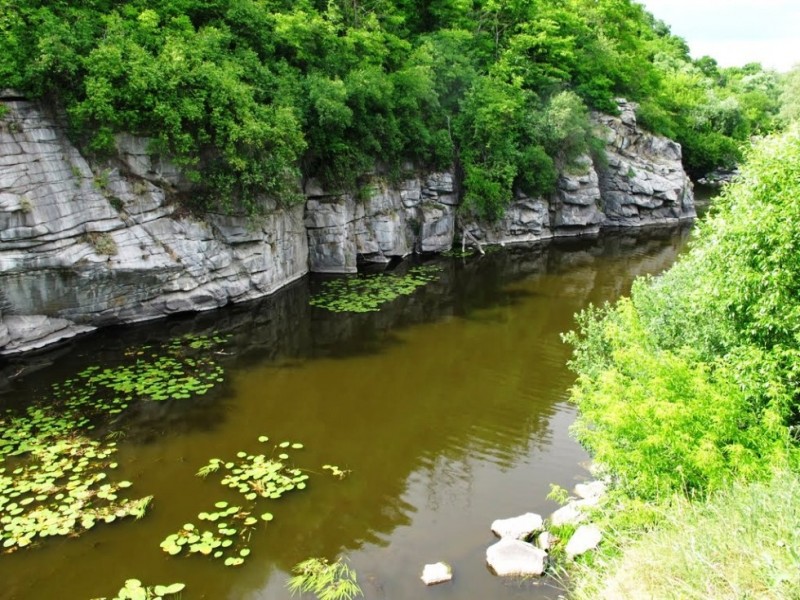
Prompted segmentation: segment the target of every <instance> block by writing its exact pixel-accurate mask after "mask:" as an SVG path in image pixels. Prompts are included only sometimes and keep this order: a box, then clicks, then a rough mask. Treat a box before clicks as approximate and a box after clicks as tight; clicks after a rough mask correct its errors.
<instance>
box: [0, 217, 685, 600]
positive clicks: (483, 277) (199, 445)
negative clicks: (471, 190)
mask: <svg viewBox="0 0 800 600" xmlns="http://www.w3.org/2000/svg"><path fill="white" fill-rule="evenodd" d="M688 231H689V230H688V228H687V227H681V228H673V229H665V230H656V231H653V230H651V231H645V232H639V233H635V234H631V233H625V234H620V233H613V234H606V235H604V236H602V237H601V238H599V239H592V240H568V241H559V242H554V243H551V244H549V245H542V246H538V247H534V248H528V249H503V250H499V251H497V252H493V253H491V254H488V255H487V256H485V257H483V258H478V257H472V258H467V259H461V258H449V259H447V258H439V259H436V260H435V261H433V262H432V263H430V262H429V263H428V264H434V265H436V266H438V267H439V268H440V269H441V270H440V271H439V272H438V275H437V277H438V278H437V279H436V280H435V281H433V282H431V283H429V284H427V285H426V286H424V287H422V288H420V289H418V290H417V291H416V292H414V293H413V294H412V295H410V296H404V297H402V298H401V299H399V300H396V301H394V302H392V303H390V304H387V305H385V307H384V308H383V310H381V311H380V312H374V313H365V314H345V313H331V312H329V311H326V310H324V309H321V308H312V307H310V306H309V303H308V301H309V298H310V296H311V295H313V294H315V293H317V292H318V291H319V289H320V288H321V286H323V282H324V281H325V278H322V277H307V278H305V279H303V280H301V281H300V282H297V283H296V284H294V285H292V286H290V287H289V288H287V289H285V290H282V291H281V292H279V293H277V294H275V295H274V296H272V297H270V298H267V299H266V300H264V301H262V302H259V303H254V304H248V305H245V306H234V307H230V308H226V309H224V310H219V311H215V312H213V313H206V314H200V315H196V316H193V317H183V318H175V319H168V320H163V321H159V322H156V323H152V324H145V325H138V326H128V327H119V328H114V329H106V330H103V331H101V332H99V333H97V334H95V335H92V336H90V337H86V338H83V339H81V340H78V341H76V342H74V343H72V344H69V345H67V346H63V347H61V348H58V349H55V350H51V351H48V352H46V353H42V354H39V355H35V356H30V357H26V358H24V359H18V360H13V361H6V362H5V363H0V407H2V408H4V409H9V410H12V411H18V410H23V409H24V407H25V405H26V404H27V403H29V402H31V401H32V399H36V398H39V399H41V398H47V396H48V393H49V390H50V389H51V387H50V386H51V385H52V384H53V383H57V382H60V381H64V380H66V379H70V378H71V377H74V374H76V373H78V372H81V371H82V370H83V369H85V368H86V367H88V366H92V365H97V366H100V367H103V366H105V365H124V364H125V360H126V358H125V352H126V350H128V351H129V350H130V349H136V348H140V347H145V346H149V347H153V346H154V345H155V346H157V345H158V344H161V343H164V342H166V341H168V340H170V339H175V338H178V337H180V336H184V335H186V334H188V333H191V334H196V335H208V334H211V335H222V334H229V335H230V338H229V339H228V340H227V341H226V342H225V343H224V345H223V347H222V348H221V349H220V350H218V351H215V353H214V354H215V360H216V361H218V363H219V365H220V366H221V367H223V368H224V370H225V373H224V381H223V382H221V383H220V384H218V385H216V386H215V387H214V388H213V389H211V390H210V391H209V392H208V393H207V394H205V395H203V396H202V397H197V398H190V399H184V400H169V401H165V402H139V403H136V402H134V403H133V404H132V405H131V406H130V407H128V408H127V409H126V410H124V411H122V412H121V413H120V414H118V415H114V416H113V417H110V421H108V420H106V422H104V423H102V424H101V427H99V428H98V431H100V430H102V431H115V432H117V433H116V437H115V439H116V440H118V452H117V454H116V458H115V460H117V461H118V463H119V467H118V469H117V472H116V473H115V475H114V476H115V477H116V478H124V479H127V480H130V481H131V482H132V483H133V486H132V491H135V494H136V495H137V497H138V496H140V495H153V496H154V500H153V503H152V505H151V508H150V510H149V512H148V513H147V515H146V516H145V517H144V518H143V519H141V520H138V521H134V520H132V519H124V520H119V521H117V522H114V523H111V524H102V525H98V526H96V527H94V528H93V529H91V530H90V531H88V532H87V533H85V534H84V535H82V536H81V537H75V538H70V537H60V538H48V539H47V540H45V541H44V542H43V543H42V544H40V545H38V546H37V547H33V548H25V549H22V550H20V551H17V552H14V553H11V554H7V555H0V581H2V586H0V598H13V599H15V600H33V599H36V600H40V599H50V598H59V599H76V600H84V599H88V598H94V597H98V596H108V597H112V596H113V595H114V593H115V592H116V591H117V590H118V589H119V588H120V587H121V586H122V584H123V582H124V581H125V580H126V579H129V578H132V577H136V578H139V579H141V580H142V581H144V582H145V583H146V584H150V585H152V584H156V583H173V582H183V583H185V584H186V586H187V587H186V590H185V591H184V592H183V596H182V597H183V598H184V599H185V600H195V599H198V598H205V599H215V600H217V599H237V600H239V599H242V600H256V599H263V600H267V599H269V600H282V599H284V598H289V597H290V594H289V593H288V591H287V590H286V588H285V583H286V579H287V576H288V572H289V571H290V570H291V568H292V566H293V565H295V564H296V563H297V562H299V561H301V560H304V559H306V558H309V557H327V558H329V559H335V558H336V557H337V556H346V557H347V559H348V560H349V562H350V565H351V566H352V567H353V568H354V569H355V570H356V572H357V573H358V577H359V582H360V584H361V586H362V588H363V590H364V593H365V596H366V598H367V599H369V600H373V599H394V600H400V599H418V598H432V599H436V600H444V599H458V600H486V599H488V598H491V599H498V600H503V599H517V598H520V599H521V598H525V599H527V600H531V599H543V598H556V597H557V596H558V589H557V585H556V582H554V581H553V580H551V579H549V578H545V579H542V580H503V579H500V578H497V577H495V576H493V575H492V574H491V573H490V572H489V571H488V569H487V567H486V565H485V560H484V555H485V551H486V548H487V547H488V546H489V545H490V544H492V543H494V541H495V539H494V537H493V535H492V533H491V531H490V528H489V526H490V524H491V522H492V521H493V520H494V519H496V518H502V517H511V516H515V515H518V514H521V513H524V512H527V511H533V512H538V513H540V514H542V515H547V514H549V513H550V512H552V511H553V510H554V509H555V508H557V505H556V504H555V503H554V502H552V501H549V500H547V498H546V496H547V493H548V491H549V488H550V484H551V483H553V484H558V485H561V486H563V487H567V488H571V487H572V486H573V485H574V484H575V483H576V482H579V481H581V480H584V479H586V478H587V477H588V476H589V475H588V473H587V471H586V469H585V465H586V461H587V459H588V457H587V455H586V453H585V452H584V451H583V450H582V449H581V447H580V446H579V445H578V444H576V443H575V442H574V441H573V440H572V439H571V438H570V437H569V434H568V428H569V425H570V423H571V422H572V421H573V419H574V409H573V407H572V406H571V405H570V404H569V403H568V401H567V398H568V390H569V387H570V385H571V382H572V380H573V376H572V374H571V373H570V372H569V371H568V369H567V367H566V362H567V360H568V358H569V348H568V347H566V346H565V345H564V344H563V343H562V342H561V339H560V333H562V332H565V331H568V330H569V329H571V328H573V327H574V318H573V315H574V314H575V313H576V312H577V311H579V310H581V309H582V308H584V307H585V306H587V305H588V304H589V303H594V304H598V303H603V302H605V301H610V300H614V299H616V298H618V297H619V296H620V295H622V294H625V293H627V292H628V290H629V288H630V284H631V281H632V280H633V278H634V277H636V276H639V275H644V274H648V273H652V274H655V273H658V272H660V271H662V270H664V269H666V268H668V267H669V266H670V265H671V264H672V263H673V261H674V260H675V258H676V256H677V255H678V254H679V252H680V251H681V250H682V248H683V247H684V246H685V244H686V241H687V239H688ZM406 268H407V265H406V264H400V265H398V266H397V267H396V269H397V270H398V271H403V270H404V269H406ZM127 360H130V359H127ZM120 432H121V433H120ZM265 435H266V436H269V437H270V440H274V441H276V442H277V441H279V440H291V441H293V442H301V443H302V444H303V445H304V447H303V448H302V449H298V450H293V451H292V457H291V460H292V461H295V462H296V464H298V465H299V466H300V467H302V468H303V469H307V471H306V472H307V473H308V475H309V480H308V487H307V488H306V489H305V490H302V491H293V492H291V493H288V494H286V495H285V496H283V497H282V498H280V499H279V500H271V501H267V502H266V503H265V504H263V505H262V506H263V507H267V508H268V509H269V510H270V511H271V512H272V513H273V514H274V517H275V518H274V521H272V522H270V523H269V524H268V525H267V524H260V525H259V526H258V527H256V529H255V530H254V531H253V532H252V535H251V539H250V540H249V544H248V545H249V548H250V549H251V551H252V552H251V555H250V556H249V557H248V560H247V562H246V563H245V564H244V565H242V566H239V567H226V566H223V564H222V563H221V562H220V561H218V560H214V559H213V558H211V557H205V556H188V557H187V556H177V557H171V556H168V555H167V554H165V553H164V552H162V550H161V549H160V548H159V544H160V542H161V541H162V540H163V539H164V538H165V536H167V535H168V534H170V533H171V532H174V531H176V529H178V528H180V527H181V525H182V524H184V523H186V522H189V521H194V522H197V519H196V515H197V514H198V513H199V512H201V511H205V510H208V507H209V504H211V505H213V503H214V502H215V501H219V500H231V501H233V498H232V496H231V494H230V493H228V490H226V489H223V488H221V487H220V486H219V485H218V483H216V482H215V481H214V477H213V476H212V477H209V478H207V479H202V478H199V477H196V476H195V472H196V471H197V470H198V468H200V467H201V466H203V465H204V464H206V463H207V462H208V460H209V459H210V458H212V457H220V458H222V459H223V460H228V458H227V457H235V456H236V454H237V452H239V451H246V452H254V451H256V450H259V448H261V450H262V451H263V450H264V446H265V445H264V444H262V445H261V446H259V442H258V438H259V436H265ZM271 443H272V442H269V444H271ZM269 444H266V445H267V446H269ZM269 449H270V450H271V446H270V448H269ZM325 464H335V465H338V466H339V467H340V468H341V470H342V471H344V472H345V473H344V477H343V478H341V479H339V478H338V477H333V476H331V475H330V473H329V472H328V471H326V470H323V469H322V468H321V466H322V465H325ZM217 479H218V478H217ZM439 560H442V561H446V562H448V563H450V564H451V565H452V567H453V572H454V579H453V581H452V582H450V583H446V584H442V585H439V586H435V587H432V588H425V586H424V585H423V584H422V583H421V581H420V580H419V576H420V573H421V570H422V567H423V565H424V564H425V563H429V562H436V561H439Z"/></svg>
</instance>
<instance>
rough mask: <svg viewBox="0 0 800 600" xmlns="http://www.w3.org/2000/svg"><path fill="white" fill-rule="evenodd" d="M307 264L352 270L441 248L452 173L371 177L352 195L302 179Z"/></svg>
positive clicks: (451, 217)
mask: <svg viewBox="0 0 800 600" xmlns="http://www.w3.org/2000/svg"><path fill="white" fill-rule="evenodd" d="M305 194H306V197H307V198H308V201H307V203H306V213H305V225H306V228H307V229H308V251H309V267H310V269H311V270H312V271H315V272H318V273H354V272H355V271H356V269H357V265H358V263H359V262H368V263H370V262H371V263H387V262H389V261H390V260H391V258H393V257H398V256H400V257H402V256H406V255H408V254H411V253H412V252H442V251H444V250H448V249H449V248H450V246H451V245H452V244H453V238H454V236H455V209H456V205H457V204H458V195H457V193H456V188H455V182H454V178H453V174H452V173H448V172H445V173H432V174H428V175H412V176H409V177H407V178H405V179H403V180H401V181H400V182H399V183H397V184H396V185H391V184H390V183H389V182H388V181H387V180H386V179H385V178H382V177H379V176H374V177H372V178H371V180H370V181H369V182H367V183H365V184H364V185H363V187H362V188H361V190H360V195H361V196H362V197H363V199H356V198H355V197H354V196H353V194H351V193H336V192H333V193H330V192H326V191H325V190H324V189H323V188H322V186H321V185H320V184H319V182H318V181H317V180H315V179H312V180H310V181H309V182H307V183H306V186H305Z"/></svg>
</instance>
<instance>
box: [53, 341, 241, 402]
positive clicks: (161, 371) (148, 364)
mask: <svg viewBox="0 0 800 600" xmlns="http://www.w3.org/2000/svg"><path fill="white" fill-rule="evenodd" d="M226 340H227V336H213V337H209V336H195V335H185V336H181V337H179V338H175V339H173V340H171V341H170V342H168V343H166V344H162V345H159V346H156V347H153V346H150V345H144V346H140V347H138V348H133V349H129V350H127V351H126V352H125V355H126V356H127V357H129V358H133V359H134V360H135V362H133V363H132V364H122V365H115V366H113V367H107V368H105V369H103V368H100V367H98V366H91V367H88V368H86V369H84V370H83V371H81V372H80V373H78V375H77V378H76V379H74V380H67V381H66V382H65V383H64V385H63V386H62V388H61V389H60V390H59V391H60V392H61V393H62V394H64V393H67V392H68V393H70V394H71V396H72V401H73V403H78V404H86V403H94V404H95V405H98V406H100V407H102V408H105V409H108V412H110V413H112V414H114V413H116V412H121V409H124V408H126V407H127V403H129V402H131V401H132V400H134V399H141V400H155V401H160V400H169V399H175V400H184V399H188V398H191V397H192V396H202V395H203V394H205V393H207V392H208V391H209V390H210V389H211V388H213V387H214V386H215V385H216V384H217V383H221V382H222V381H223V380H224V378H223V373H224V369H223V368H222V367H221V366H219V365H218V364H217V363H216V361H215V360H214V359H213V358H212V357H211V356H210V355H209V353H208V351H209V350H212V349H214V348H216V347H217V346H219V345H221V344H222V343H223V342H225V341H226ZM76 392H77V395H76ZM103 392H110V393H111V394H110V395H111V398H108V399H105V396H108V395H109V394H104V393H103Z"/></svg>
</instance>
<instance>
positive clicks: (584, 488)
mask: <svg viewBox="0 0 800 600" xmlns="http://www.w3.org/2000/svg"><path fill="white" fill-rule="evenodd" d="M605 493H606V484H605V483H603V482H602V481H587V482H586V483H579V484H578V485H576V486H575V495H576V496H578V497H579V498H583V499H585V500H588V499H590V498H600V497H602V496H603V495H604V494H605Z"/></svg>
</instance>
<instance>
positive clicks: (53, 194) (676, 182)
mask: <svg viewBox="0 0 800 600" xmlns="http://www.w3.org/2000/svg"><path fill="white" fill-rule="evenodd" d="M0 103H2V104H3V105H4V106H5V107H6V108H7V109H8V112H7V114H6V115H5V116H4V117H3V118H2V119H0V355H4V354H5V355H7V354H15V353H21V352H26V351H29V350H33V349H37V348H41V347H43V346H45V345H48V344H51V343H54V342H57V341H59V340H63V339H65V338H68V337H72V336H74V335H77V334H80V333H84V332H86V331H91V330H92V329H94V328H96V327H98V326H103V325H109V324H114V323H129V322H134V321H142V320H146V319H152V318H157V317H161V316H165V315H169V314H172V313H177V312H184V311H200V310H208V309H212V308H217V307H220V306H223V305H225V304H227V303H229V302H242V301H245V300H251V299H254V298H258V297H261V296H264V295H267V294H270V293H272V292H274V291H275V290H277V289H279V288H281V287H283V286H284V285H286V284H288V283H289V282H291V281H293V280H295V279H298V278H299V277H302V276H303V275H304V274H305V273H307V272H308V271H309V270H311V271H315V272H330V273H347V272H354V271H355V270H356V268H357V265H358V263H359V262H377V263H383V262H388V261H390V260H391V259H393V258H395V257H402V256H405V255H407V254H411V253H414V252H421V253H425V252H441V251H444V250H447V249H449V248H450V247H451V246H452V244H453V242H454V241H455V240H456V239H457V238H460V235H461V231H460V229H461V228H464V229H466V230H467V231H468V232H469V233H470V234H471V236H472V237H474V238H475V239H477V240H479V241H480V243H486V244H510V243H530V242H537V241H540V240H545V239H549V238H552V237H558V236H566V235H585V234H594V233H597V232H598V231H599V229H600V228H601V227H602V226H624V227H636V226H641V225H650V224H658V223H669V222H676V221H679V220H683V219H689V218H692V217H693V216H694V214H695V213H694V204H693V196H692V187H691V183H690V182H689V180H688V178H687V177H686V174H685V173H684V171H683V168H682V166H681V162H680V159H681V149H680V146H679V145H678V144H676V143H674V142H672V141H670V140H667V139H665V138H660V137H656V136H653V135H650V134H648V133H646V132H643V131H642V130H640V129H638V127H637V126H636V121H635V114H634V107H633V105H630V104H628V103H625V102H621V104H620V108H621V115H620V117H610V116H607V115H595V117H594V119H595V121H596V122H597V124H598V127H600V128H601V129H602V132H603V135H604V136H605V139H606V140H607V150H606V156H607V158H606V160H605V161H599V162H598V163H597V164H595V163H593V162H592V160H591V159H590V158H589V157H583V158H582V159H581V160H580V161H579V166H578V167H577V168H575V169H574V171H570V172H567V173H562V175H561V176H560V177H559V180H558V189H557V192H556V193H555V194H554V195H553V197H551V198H529V197H525V196H523V195H519V196H518V197H517V198H516V199H515V201H514V202H513V203H512V205H511V206H510V208H509V209H508V211H507V213H506V216H505V217H504V219H502V220H501V221H499V222H497V223H491V224H490V223H482V222H479V221H475V220H470V221H465V222H457V214H456V210H457V208H458V201H459V190H458V185H457V180H456V177H455V176H454V174H453V173H452V172H439V173H430V172H419V171H414V170H412V169H409V175H408V176H406V177H404V178H401V180H400V181H396V182H390V181H388V180H387V179H386V178H383V177H381V176H378V175H375V176H373V177H372V178H371V180H370V181H368V182H367V184H366V185H365V186H364V187H363V189H361V190H360V191H359V192H358V194H357V195H354V194H351V193H344V192H331V191H328V190H325V189H323V188H322V187H321V186H320V185H319V183H318V182H316V181H315V180H311V181H308V182H306V184H305V186H304V192H305V195H306V198H307V200H306V203H305V205H299V206H295V207H293V208H280V207H278V206H277V205H272V206H268V207H267V210H266V213H265V215H264V217H263V218H260V219H258V220H257V221H255V220H251V219H247V218H245V217H236V216H226V215H209V216H207V217H206V218H205V219H202V220H199V219H196V218H193V217H191V216H187V215H183V214H179V213H178V212H176V205H175V204H174V203H172V202H170V201H169V197H170V194H171V192H173V191H184V192H185V191H186V189H187V188H188V183H187V182H185V181H183V180H182V179H181V177H180V174H179V172H178V171H177V170H176V169H174V167H172V166H171V165H170V164H169V163H168V162H165V161H161V160H156V159H153V158H151V157H150V156H149V155H148V153H147V143H146V140H142V139H141V138H136V137H133V136H129V135H121V136H119V137H118V150H119V152H118V156H117V158H116V159H115V160H113V161H111V162H109V163H106V164H103V165H97V164H90V163H89V162H88V161H87V160H86V159H85V158H84V157H83V156H82V155H81V154H80V153H79V152H78V150H77V149H76V148H75V147H74V146H73V145H72V144H71V143H70V142H69V140H68V139H67V137H66V135H65V132H64V129H63V128H62V127H61V126H59V125H58V124H57V123H58V121H59V120H58V119H57V118H55V117H53V116H52V115H48V114H46V112H45V111H44V110H43V109H42V108H41V107H40V106H39V105H38V104H37V103H34V102H29V101H26V100H24V99H21V98H20V97H19V94H15V93H13V92H11V91H5V92H1V93H0Z"/></svg>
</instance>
